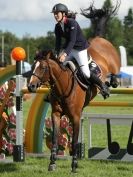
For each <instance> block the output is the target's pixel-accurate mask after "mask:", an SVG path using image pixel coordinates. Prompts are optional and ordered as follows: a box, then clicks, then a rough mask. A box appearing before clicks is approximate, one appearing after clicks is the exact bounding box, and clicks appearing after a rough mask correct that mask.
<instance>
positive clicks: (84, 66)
mask: <svg viewBox="0 0 133 177" xmlns="http://www.w3.org/2000/svg"><path fill="white" fill-rule="evenodd" d="M73 57H74V59H75V60H76V61H77V63H78V65H79V67H80V69H81V71H82V72H83V74H84V75H85V76H86V77H88V78H90V70H89V67H88V53H87V49H85V50H82V51H78V50H75V49H72V51H71V53H70V54H69V56H67V58H66V61H67V60H71V58H73Z"/></svg>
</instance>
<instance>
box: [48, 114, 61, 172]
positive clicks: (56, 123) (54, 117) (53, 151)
mask: <svg viewBox="0 0 133 177" xmlns="http://www.w3.org/2000/svg"><path fill="white" fill-rule="evenodd" d="M52 126H53V132H52V149H51V156H50V164H49V167H48V171H54V170H55V169H56V164H55V161H56V155H57V147H58V146H57V145H58V138H57V137H58V133H59V126H60V116H59V115H58V114H57V113H52Z"/></svg>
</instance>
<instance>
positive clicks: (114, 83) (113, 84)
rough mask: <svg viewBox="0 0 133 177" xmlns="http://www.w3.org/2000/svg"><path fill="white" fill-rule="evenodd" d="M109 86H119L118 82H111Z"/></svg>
mask: <svg viewBox="0 0 133 177" xmlns="http://www.w3.org/2000/svg"><path fill="white" fill-rule="evenodd" d="M111 85H112V87H113V88H117V87H118V85H119V82H113V83H112V84H111Z"/></svg>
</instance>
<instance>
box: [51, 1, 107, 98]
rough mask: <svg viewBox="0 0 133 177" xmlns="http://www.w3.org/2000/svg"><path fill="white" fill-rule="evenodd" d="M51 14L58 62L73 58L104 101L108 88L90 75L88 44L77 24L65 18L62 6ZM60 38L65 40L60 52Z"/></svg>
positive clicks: (65, 14)
mask: <svg viewBox="0 0 133 177" xmlns="http://www.w3.org/2000/svg"><path fill="white" fill-rule="evenodd" d="M52 13H53V14H54V18H55V20H56V21H57V24H56V25H55V36H56V43H55V50H56V52H57V55H58V58H59V61H60V62H64V61H65V60H68V59H71V58H72V57H74V58H75V59H76V61H77V63H78V65H79V66H80V68H81V71H82V72H83V74H84V75H85V77H86V78H87V80H88V84H89V83H90V82H89V81H91V82H93V83H94V84H96V85H97V86H98V87H99V88H100V90H101V94H102V96H103V97H104V99H106V98H107V97H109V89H108V87H107V86H106V85H105V84H104V83H103V82H102V81H101V80H100V79H99V77H97V75H96V74H94V73H92V72H91V73H90V70H89V67H88V53H87V48H88V47H89V44H88V42H87V40H86V39H85V38H84V36H83V34H82V31H81V28H80V26H79V24H78V23H77V22H76V20H75V19H73V18H68V17H67V14H68V8H67V6H66V5H64V4H61V3H59V4H56V5H55V6H54V7H53V9H52ZM62 37H63V38H65V45H64V47H63V51H62V52H61V51H60V50H61V40H62Z"/></svg>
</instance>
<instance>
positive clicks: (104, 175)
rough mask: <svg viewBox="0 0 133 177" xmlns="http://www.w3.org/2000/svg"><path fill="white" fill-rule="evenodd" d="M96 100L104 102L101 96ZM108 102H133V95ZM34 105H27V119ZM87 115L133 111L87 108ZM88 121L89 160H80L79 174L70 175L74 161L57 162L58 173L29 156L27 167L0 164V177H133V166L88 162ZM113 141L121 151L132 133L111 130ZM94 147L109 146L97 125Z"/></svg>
mask: <svg viewBox="0 0 133 177" xmlns="http://www.w3.org/2000/svg"><path fill="white" fill-rule="evenodd" d="M96 100H102V98H101V97H100V96H97V97H96ZM107 101H128V102H132V101H133V95H121V96H120V95H112V96H111V97H110V98H109V99H108V100H107ZM30 104H31V101H27V102H24V117H25V121H26V116H27V114H28V110H29V105H30ZM85 111H87V112H91V113H114V114H115V113H116V114H117V113H118V114H133V108H132V107H130V108H127V107H125V108H123V107H121V108H119V107H106V108H103V107H90V108H89V107H87V108H85ZM87 121H88V120H85V121H84V134H85V135H84V136H85V144H86V157H85V159H83V160H79V168H78V169H77V173H76V174H72V173H71V168H70V166H71V160H61V159H60V160H58V161H57V170H56V171H54V172H48V170H47V168H48V164H49V159H48V158H37V157H36V158H35V157H30V156H26V159H25V162H24V163H11V164H0V176H2V177H7V176H8V177H19V176H26V177H36V176H38V177H43V176H47V177H49V176H50V177H63V176H64V177H67V176H76V177H100V176H101V177H125V176H126V177H133V163H132V162H131V163H129V162H120V161H119V162H118V161H103V160H88V158H87V144H88V140H87V139H88V127H87V126H88V124H87ZM111 128H112V132H113V134H112V139H113V140H114V141H115V140H116V141H118V142H119V144H120V146H121V148H123V147H124V148H125V147H126V145H127V138H128V135H129V131H130V126H118V125H113V126H112V127H111ZM92 140H93V146H99V147H105V146H107V134H106V126H105V125H94V126H93V128H92Z"/></svg>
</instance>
